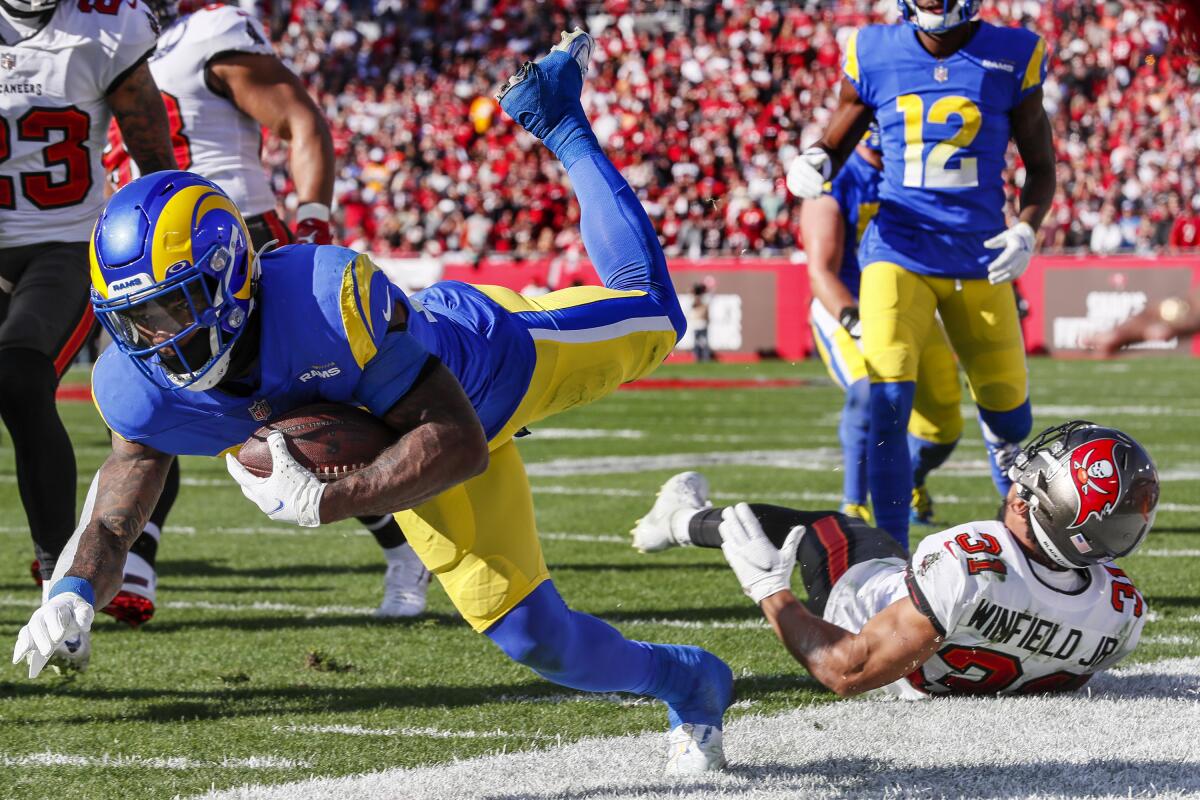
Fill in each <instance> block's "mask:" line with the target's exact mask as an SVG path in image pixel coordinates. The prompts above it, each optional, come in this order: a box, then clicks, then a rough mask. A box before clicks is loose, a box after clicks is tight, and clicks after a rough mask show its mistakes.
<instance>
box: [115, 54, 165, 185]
mask: <svg viewBox="0 0 1200 800" xmlns="http://www.w3.org/2000/svg"><path fill="white" fill-rule="evenodd" d="M108 107H109V108H111V109H112V112H113V116H114V117H116V119H117V127H119V128H120V129H121V138H122V139H123V140H124V141H125V149H126V150H127V151H129V155H130V156H131V157H132V158H133V160H134V163H136V164H137V166H138V169H139V170H140V171H141V173H142V174H143V175H146V174H148V173H151V172H158V171H159V170H160V169H177V164H176V162H175V150H174V148H172V146H171V129H170V125H169V123H168V122H167V108H166V106H164V105H163V100H162V95H161V94H159V91H158V86H156V85H155V83H154V77H153V76H152V75H151V74H150V67H149V65H148V64H147V63H146V62H145V61H143V62H142V63H140V64H138V65H137V66H136V67H134V68H133V69H132V70H130V71H129V72H128V73H126V74H125V75H123V76H121V77H120V78H118V79H117V81H116V83H114V84H113V85H112V87H111V88H110V89H109V90H108Z"/></svg>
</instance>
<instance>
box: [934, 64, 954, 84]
mask: <svg viewBox="0 0 1200 800" xmlns="http://www.w3.org/2000/svg"><path fill="white" fill-rule="evenodd" d="M933 79H934V80H935V81H937V82H938V83H945V82H946V81H948V80H950V70H949V69H947V67H946V65H945V64H938V65H937V66H936V67H934V68H933Z"/></svg>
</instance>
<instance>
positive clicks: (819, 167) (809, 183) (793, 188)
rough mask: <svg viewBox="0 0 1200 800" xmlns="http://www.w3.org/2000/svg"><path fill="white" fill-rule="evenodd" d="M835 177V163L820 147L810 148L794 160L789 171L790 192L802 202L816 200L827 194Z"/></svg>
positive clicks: (788, 186)
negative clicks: (826, 183)
mask: <svg viewBox="0 0 1200 800" xmlns="http://www.w3.org/2000/svg"><path fill="white" fill-rule="evenodd" d="M832 175H833V161H831V160H830V158H829V153H826V152H825V151H824V150H823V149H821V148H820V147H810V148H808V149H807V150H805V151H804V152H803V153H801V154H800V155H798V156H796V157H795V158H793V159H792V165H791V166H790V167H788V171H787V181H786V182H787V188H788V191H789V192H791V193H792V194H794V195H795V196H796V197H799V198H801V199H802V200H814V199H816V198H818V197H820V196H821V195H822V194H824V192H825V182H826V181H828V180H829V178H830V177H831V176H832Z"/></svg>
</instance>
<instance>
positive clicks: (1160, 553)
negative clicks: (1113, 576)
mask: <svg viewBox="0 0 1200 800" xmlns="http://www.w3.org/2000/svg"><path fill="white" fill-rule="evenodd" d="M1138 556H1148V557H1150V558H1200V550H1161V549H1157V548H1155V549H1151V550H1138V551H1137V552H1136V553H1134V554H1133V555H1132V556H1130V558H1137V557H1138Z"/></svg>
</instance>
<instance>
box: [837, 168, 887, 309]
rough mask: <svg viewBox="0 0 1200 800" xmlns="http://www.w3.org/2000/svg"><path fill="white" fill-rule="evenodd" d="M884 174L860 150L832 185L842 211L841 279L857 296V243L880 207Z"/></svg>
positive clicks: (839, 275) (839, 271) (839, 272)
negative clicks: (880, 190)
mask: <svg viewBox="0 0 1200 800" xmlns="http://www.w3.org/2000/svg"><path fill="white" fill-rule="evenodd" d="M882 178H883V176H882V174H881V173H880V171H879V170H878V169H876V168H875V167H873V166H872V165H871V163H870V162H868V161H867V160H866V159H865V158H863V157H862V156H860V155H859V154H858V153H857V152H854V153H851V154H850V158H848V159H846V163H845V164H844V165H843V166H842V169H841V171H839V172H838V174H837V175H836V176H835V177H834V179H833V183H832V184H830V187H829V192H828V194H829V196H830V197H832V198H833V199H834V200H836V201H837V204H838V208H839V209H841V211H842V219H843V220H844V221H845V225H844V226H843V237H844V241H843V243H842V266H841V268H840V269H839V270H838V278H839V279H840V280H841V282H842V283H843V284H845V286H846V288H847V289H849V290H850V293H851V294H852V295H854V296H855V297H858V282H859V262H858V243H859V242H860V241H861V240H862V237H863V233H864V232H866V230H867V226H868V225H870V224H871V219H872V218H873V217H874V216H875V213H876V212H877V211H878V210H879V184H880V182H881V181H882Z"/></svg>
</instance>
